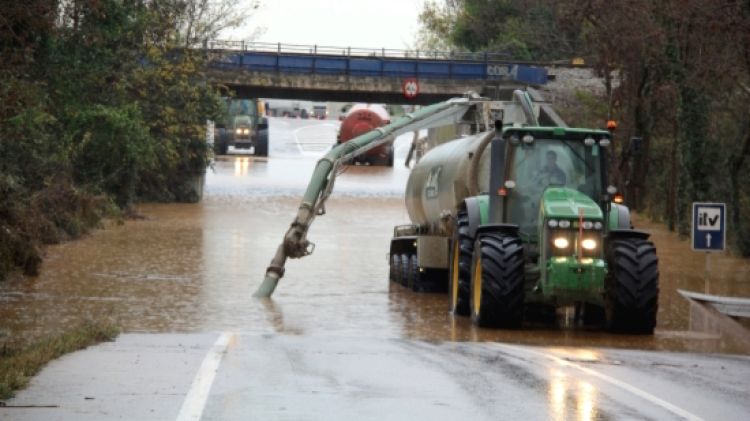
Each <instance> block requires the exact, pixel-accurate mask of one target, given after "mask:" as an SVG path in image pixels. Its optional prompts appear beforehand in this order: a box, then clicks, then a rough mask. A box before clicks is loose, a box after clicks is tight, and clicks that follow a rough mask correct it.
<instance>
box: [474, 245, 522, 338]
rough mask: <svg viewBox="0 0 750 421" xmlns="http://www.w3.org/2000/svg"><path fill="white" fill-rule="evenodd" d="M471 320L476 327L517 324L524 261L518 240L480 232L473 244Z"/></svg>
mask: <svg viewBox="0 0 750 421" xmlns="http://www.w3.org/2000/svg"><path fill="white" fill-rule="evenodd" d="M471 273H472V279H471V293H470V294H469V301H470V303H471V304H470V308H471V320H472V322H474V323H475V324H477V325H479V326H486V327H505V328H514V327H518V326H520V325H521V320H522V319H523V301H524V259H523V244H522V243H521V239H519V238H517V237H511V236H508V235H506V234H501V233H483V234H481V235H480V236H479V238H477V240H476V242H475V243H474V258H473V259H472V271H471Z"/></svg>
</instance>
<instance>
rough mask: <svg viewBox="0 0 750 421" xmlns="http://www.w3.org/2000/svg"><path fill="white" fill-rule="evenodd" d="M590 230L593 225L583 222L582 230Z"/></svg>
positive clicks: (589, 222)
mask: <svg viewBox="0 0 750 421" xmlns="http://www.w3.org/2000/svg"><path fill="white" fill-rule="evenodd" d="M591 228H594V223H593V222H591V221H583V229H585V230H590V229H591Z"/></svg>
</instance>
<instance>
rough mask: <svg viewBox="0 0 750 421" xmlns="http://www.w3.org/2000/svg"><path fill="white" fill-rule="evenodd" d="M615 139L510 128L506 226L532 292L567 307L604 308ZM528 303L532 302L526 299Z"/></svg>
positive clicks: (502, 206) (505, 140) (503, 209)
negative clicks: (512, 231) (526, 266)
mask: <svg viewBox="0 0 750 421" xmlns="http://www.w3.org/2000/svg"><path fill="white" fill-rule="evenodd" d="M610 142H611V140H610V134H609V133H608V132H606V131H599V130H582V129H568V128H551V127H523V128H509V129H507V130H505V132H504V133H503V136H502V139H501V140H500V144H499V145H498V146H501V147H503V148H504V150H505V154H504V155H505V159H504V160H503V161H502V162H503V164H504V165H503V166H504V168H502V172H500V171H498V172H495V171H493V174H498V173H502V174H503V175H504V177H503V184H502V190H501V191H500V192H501V193H504V196H500V197H498V199H500V200H496V201H495V205H496V207H497V208H498V209H497V213H494V215H497V216H499V217H500V220H499V221H501V222H502V223H506V224H513V225H516V226H518V232H519V236H520V237H521V239H522V241H523V243H524V247H525V249H526V253H525V254H526V256H527V260H528V261H529V263H532V264H534V266H536V267H537V270H536V271H534V272H533V273H532V274H530V275H532V276H529V277H528V278H529V279H527V281H531V285H530V286H531V287H532V288H533V289H534V290H535V291H538V292H541V293H542V294H544V296H545V298H546V299H550V298H554V299H555V300H556V301H557V302H558V303H561V304H564V303H568V302H573V301H581V299H582V298H583V297H582V293H583V294H584V295H586V297H585V301H591V302H595V303H601V297H602V291H603V287H604V285H603V282H602V281H603V279H604V275H605V274H606V263H605V259H604V251H603V240H604V234H605V230H606V224H605V221H606V215H605V214H606V212H607V209H608V208H609V205H608V202H609V200H608V198H607V197H606V188H605V186H606V185H607V180H606V170H605V169H606V162H607V161H606V160H607V154H606V151H607V149H608V147H609V145H610ZM529 298H531V297H529Z"/></svg>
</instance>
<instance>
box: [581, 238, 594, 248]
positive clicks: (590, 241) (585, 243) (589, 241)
mask: <svg viewBox="0 0 750 421" xmlns="http://www.w3.org/2000/svg"><path fill="white" fill-rule="evenodd" d="M596 245H597V244H596V240H594V239H591V238H587V239H585V240H583V241H581V247H583V248H584V249H585V250H594V249H595V248H596Z"/></svg>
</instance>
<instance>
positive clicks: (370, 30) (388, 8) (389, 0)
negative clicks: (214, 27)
mask: <svg viewBox="0 0 750 421" xmlns="http://www.w3.org/2000/svg"><path fill="white" fill-rule="evenodd" d="M262 1H263V4H262V5H261V7H260V8H259V9H258V10H256V11H255V13H254V14H253V15H252V17H251V18H249V19H248V20H247V22H246V23H245V24H244V25H243V27H241V28H237V29H233V30H231V31H227V32H226V33H225V34H224V36H222V37H223V38H232V39H236V40H239V39H243V38H247V37H248V36H249V35H250V34H251V33H252V32H253V31H254V30H255V29H256V28H258V27H265V31H264V32H263V33H262V35H260V36H259V37H257V38H256V41H262V42H272V43H276V42H282V43H289V44H317V45H325V46H328V45H329V46H337V47H338V46H341V47H347V46H348V47H366V48H392V49H406V48H413V47H414V45H415V41H416V34H417V29H418V27H419V22H418V16H419V12H420V11H421V10H422V4H423V3H424V0H370V1H367V0H307V1H305V0H262Z"/></svg>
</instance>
